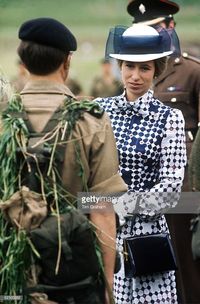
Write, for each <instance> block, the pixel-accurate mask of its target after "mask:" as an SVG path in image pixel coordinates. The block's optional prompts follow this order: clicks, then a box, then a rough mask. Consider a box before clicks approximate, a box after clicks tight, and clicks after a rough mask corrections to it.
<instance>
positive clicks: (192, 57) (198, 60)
mask: <svg viewBox="0 0 200 304" xmlns="http://www.w3.org/2000/svg"><path fill="white" fill-rule="evenodd" d="M182 57H183V58H184V59H186V60H188V61H192V62H195V63H197V64H200V58H198V57H195V56H193V55H190V54H188V53H187V52H183V53H182Z"/></svg>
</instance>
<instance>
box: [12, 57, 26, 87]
mask: <svg viewBox="0 0 200 304" xmlns="http://www.w3.org/2000/svg"><path fill="white" fill-rule="evenodd" d="M28 77H29V72H28V71H27V69H26V68H25V66H24V64H23V62H21V60H20V59H18V60H17V75H16V76H15V77H14V78H13V79H12V80H11V84H12V86H13V90H14V92H15V93H20V92H21V91H22V90H23V88H24V86H25V84H26V83H27V81H28Z"/></svg>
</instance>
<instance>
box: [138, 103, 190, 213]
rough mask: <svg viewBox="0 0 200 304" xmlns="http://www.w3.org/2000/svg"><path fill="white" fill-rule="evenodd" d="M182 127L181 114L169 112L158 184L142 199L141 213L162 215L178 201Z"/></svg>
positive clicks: (183, 158)
mask: <svg viewBox="0 0 200 304" xmlns="http://www.w3.org/2000/svg"><path fill="white" fill-rule="evenodd" d="M184 127H185V124H184V118H183V115H182V112H181V111H180V110H177V109H171V111H170V113H169V115H168V117H167V120H166V125H165V129H164V130H163V132H164V136H163V139H162V142H161V152H160V163H159V176H158V182H157V184H156V185H154V186H153V187H152V188H151V189H150V191H149V193H146V194H144V196H142V200H141V202H140V208H141V211H142V213H143V214H146V215H147V214H148V215H154V214H157V213H163V212H164V210H166V209H168V208H171V207H174V206H175V205H176V203H177V201H178V198H179V194H180V192H181V186H182V183H183V179H184V171H185V166H186V163H187V157H186V146H185V131H184Z"/></svg>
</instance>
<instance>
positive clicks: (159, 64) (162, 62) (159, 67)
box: [154, 57, 167, 77]
mask: <svg viewBox="0 0 200 304" xmlns="http://www.w3.org/2000/svg"><path fill="white" fill-rule="evenodd" d="M154 62H155V74H154V77H159V76H160V75H161V74H162V73H163V72H164V70H165V69H166V66H167V57H162V58H158V59H155V60H154Z"/></svg>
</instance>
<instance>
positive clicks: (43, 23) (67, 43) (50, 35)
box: [18, 18, 77, 52]
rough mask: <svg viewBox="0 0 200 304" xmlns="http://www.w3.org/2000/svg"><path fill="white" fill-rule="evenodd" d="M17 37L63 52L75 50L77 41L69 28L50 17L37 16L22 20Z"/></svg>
mask: <svg viewBox="0 0 200 304" xmlns="http://www.w3.org/2000/svg"><path fill="white" fill-rule="evenodd" d="M18 37H19V39H21V40H23V41H32V42H35V43H38V44H42V45H46V46H50V47H53V48H56V49H59V50H61V51H63V52H70V51H76V49H77V42H76V38H75V37H74V35H73V34H72V33H71V32H70V30H69V29H68V28H67V27H66V26H65V25H64V24H62V23H61V22H59V21H57V20H55V19H52V18H37V19H32V20H28V21H26V22H24V23H23V24H22V25H21V27H20V29H19V33H18Z"/></svg>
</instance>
